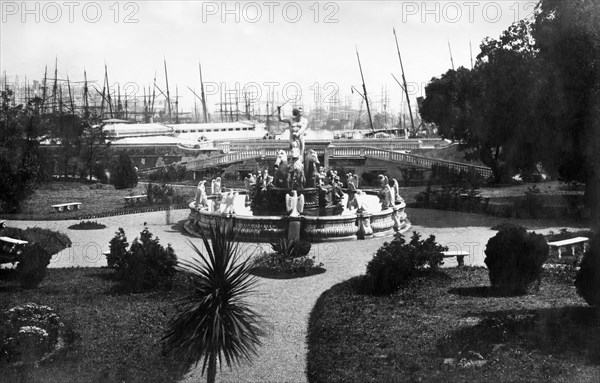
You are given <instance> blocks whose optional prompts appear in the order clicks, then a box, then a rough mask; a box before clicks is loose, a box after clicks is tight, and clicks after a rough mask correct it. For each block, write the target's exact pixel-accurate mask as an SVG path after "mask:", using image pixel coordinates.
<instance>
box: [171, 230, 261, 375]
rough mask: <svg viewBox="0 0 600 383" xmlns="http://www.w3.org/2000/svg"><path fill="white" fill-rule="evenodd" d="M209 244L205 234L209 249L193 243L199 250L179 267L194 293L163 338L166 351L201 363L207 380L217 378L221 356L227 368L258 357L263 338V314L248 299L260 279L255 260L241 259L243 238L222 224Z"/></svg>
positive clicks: (187, 360) (204, 240)
mask: <svg viewBox="0 0 600 383" xmlns="http://www.w3.org/2000/svg"><path fill="white" fill-rule="evenodd" d="M208 231H209V233H208V234H209V236H210V242H211V244H212V246H211V244H209V239H208V238H207V235H206V233H202V239H203V242H204V247H205V249H206V251H205V253H203V252H202V251H201V250H199V249H198V248H197V247H196V246H195V245H194V244H193V243H191V242H190V244H191V246H192V247H193V249H194V250H195V251H196V254H198V258H195V259H193V260H192V261H191V262H181V266H180V269H181V270H183V271H185V272H188V273H189V274H190V275H191V279H192V281H193V282H192V286H193V290H192V293H191V294H189V295H188V296H186V297H185V298H183V299H182V302H181V307H182V309H181V310H180V312H179V313H178V314H177V315H176V316H175V317H174V318H173V319H172V320H171V322H170V324H169V328H168V330H167V333H166V334H165V336H164V337H163V342H164V345H165V348H166V350H167V351H171V352H174V353H175V354H176V355H178V356H179V357H183V358H184V363H185V365H186V366H187V367H191V366H192V365H197V364H198V363H199V362H200V361H203V363H202V374H203V375H204V373H205V371H206V373H207V382H209V383H210V382H214V381H215V377H216V372H217V371H216V367H217V359H218V361H219V366H221V367H222V366H223V363H222V362H223V359H225V363H226V364H227V366H228V367H230V368H231V367H232V363H236V364H239V363H240V362H241V360H242V359H246V360H250V358H251V356H252V355H256V353H257V348H258V346H260V344H261V341H260V338H261V337H262V336H264V331H263V329H262V325H261V322H262V320H261V317H260V316H259V315H258V314H257V313H256V312H255V311H254V310H252V309H251V308H250V307H249V306H248V304H247V303H246V302H245V301H244V298H246V297H247V296H248V295H249V294H251V293H253V292H254V291H255V290H254V285H255V283H256V278H255V277H253V276H252V275H250V274H249V270H250V269H251V268H252V265H251V263H250V262H249V261H248V259H246V260H243V261H242V260H241V259H240V255H239V252H238V242H237V241H236V239H235V238H231V237H230V236H229V235H228V234H227V233H226V228H225V226H224V225H222V224H221V222H217V223H216V225H215V226H211V227H210V229H209V230H208Z"/></svg>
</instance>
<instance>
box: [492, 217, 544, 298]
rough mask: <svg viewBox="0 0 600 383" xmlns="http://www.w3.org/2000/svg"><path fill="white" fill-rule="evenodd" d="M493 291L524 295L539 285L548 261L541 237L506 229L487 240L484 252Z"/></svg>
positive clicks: (518, 228) (523, 229) (523, 231)
mask: <svg viewBox="0 0 600 383" xmlns="http://www.w3.org/2000/svg"><path fill="white" fill-rule="evenodd" d="M485 255H486V258H485V264H486V265H487V267H488V270H489V275H490V282H491V284H492V286H493V287H495V288H497V289H498V290H499V291H500V292H501V293H503V294H506V295H518V294H526V293H527V292H528V290H529V287H530V286H531V284H532V283H533V282H535V281H539V280H540V278H541V274H542V265H543V264H544V261H545V260H546V258H548V244H547V243H546V240H545V239H544V236H542V235H541V234H536V233H528V232H527V230H525V228H523V227H508V228H505V229H502V230H500V231H499V232H498V233H497V234H496V235H495V236H494V237H492V238H490V240H489V241H488V243H487V245H486V249H485Z"/></svg>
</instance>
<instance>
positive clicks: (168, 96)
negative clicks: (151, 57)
mask: <svg viewBox="0 0 600 383" xmlns="http://www.w3.org/2000/svg"><path fill="white" fill-rule="evenodd" d="M163 60H164V63H165V82H166V83H167V111H168V113H169V122H171V117H172V116H171V96H170V94H169V76H168V75H167V60H166V59H163Z"/></svg>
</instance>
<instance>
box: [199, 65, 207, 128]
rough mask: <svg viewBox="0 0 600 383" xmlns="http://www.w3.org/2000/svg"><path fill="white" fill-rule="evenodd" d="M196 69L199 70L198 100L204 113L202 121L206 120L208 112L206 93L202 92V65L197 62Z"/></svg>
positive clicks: (205, 121)
mask: <svg viewBox="0 0 600 383" xmlns="http://www.w3.org/2000/svg"><path fill="white" fill-rule="evenodd" d="M198 70H199V71H200V96H201V98H200V101H201V102H202V113H203V114H204V123H207V122H208V112H207V111H206V95H205V94H204V82H203V81H202V65H201V64H200V62H198Z"/></svg>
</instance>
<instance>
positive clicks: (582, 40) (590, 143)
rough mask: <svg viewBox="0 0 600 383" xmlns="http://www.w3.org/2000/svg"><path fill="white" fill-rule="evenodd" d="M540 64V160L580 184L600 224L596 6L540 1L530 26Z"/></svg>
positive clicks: (599, 7)
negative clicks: (543, 101)
mask: <svg viewBox="0 0 600 383" xmlns="http://www.w3.org/2000/svg"><path fill="white" fill-rule="evenodd" d="M533 37H534V38H535V44H536V48H537V49H538V50H539V58H540V60H541V61H542V63H543V66H544V76H545V78H546V79H547V87H546V91H545V92H544V94H545V95H546V98H547V109H546V113H545V115H544V119H543V120H542V122H543V124H544V125H543V127H544V134H545V135H546V136H547V137H552V143H553V144H554V145H551V146H549V147H548V150H547V153H548V154H549V155H548V156H546V158H545V160H546V162H547V163H548V164H552V165H553V167H555V168H557V169H558V171H559V173H560V174H561V176H562V177H564V178H565V179H570V180H578V181H582V182H585V184H586V189H585V202H586V206H587V208H588V209H589V211H590V213H591V214H592V217H593V218H594V221H595V226H596V227H599V226H600V2H598V1H597V0H570V1H561V0H541V1H540V3H539V6H538V13H537V16H536V20H535V25H534V28H533Z"/></svg>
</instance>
